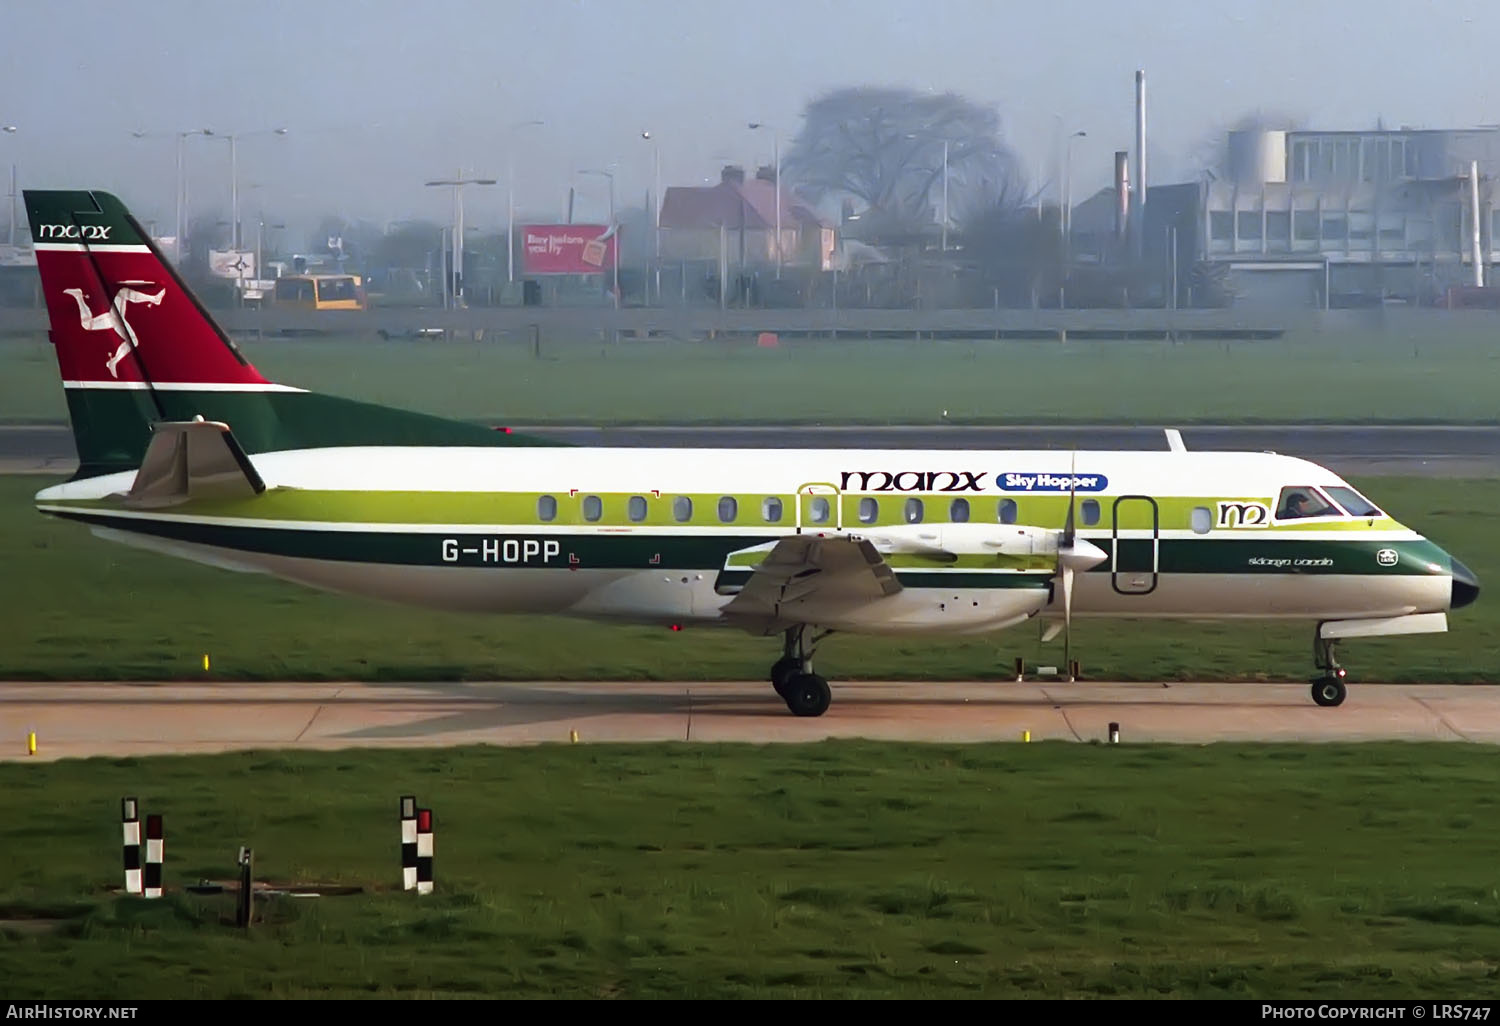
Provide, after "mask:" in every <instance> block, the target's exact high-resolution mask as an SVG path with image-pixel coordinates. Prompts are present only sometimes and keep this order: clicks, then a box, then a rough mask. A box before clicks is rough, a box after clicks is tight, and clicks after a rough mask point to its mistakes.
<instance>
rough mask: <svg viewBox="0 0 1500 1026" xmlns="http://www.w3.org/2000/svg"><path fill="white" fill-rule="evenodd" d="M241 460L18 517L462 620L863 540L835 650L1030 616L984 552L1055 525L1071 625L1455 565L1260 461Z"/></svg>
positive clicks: (1021, 592)
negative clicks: (143, 490)
mask: <svg viewBox="0 0 1500 1026" xmlns="http://www.w3.org/2000/svg"><path fill="white" fill-rule="evenodd" d="M253 462H254V466H255V469H256V470H257V471H258V472H259V473H260V475H261V477H262V478H263V480H264V482H265V484H266V490H265V491H264V492H263V493H262V494H260V495H257V496H254V497H252V498H245V499H236V500H227V501H226V500H209V501H188V502H184V503H181V504H179V505H174V506H172V507H170V508H167V509H161V510H152V509H144V510H143V509H131V508H128V507H127V506H126V505H125V504H124V503H123V502H122V501H121V500H120V498H119V496H121V495H123V494H124V493H126V492H128V491H129V489H130V487H131V485H132V482H133V479H134V474H133V473H128V474H115V475H108V476H104V477H97V478H90V479H85V480H80V481H74V482H71V483H69V484H65V485H60V486H58V487H55V488H50V489H47V490H46V491H44V492H42V493H41V494H39V495H38V496H37V504H38V507H39V508H40V509H42V510H43V511H45V512H49V513H55V514H58V515H60V516H65V517H69V518H73V519H77V520H80V521H83V522H86V523H89V524H91V525H93V526H95V527H98V528H104V529H107V530H109V531H110V532H111V533H113V534H115V535H116V536H119V537H130V538H133V539H135V540H138V541H139V542H141V543H143V544H146V545H149V546H154V547H157V548H160V549H162V550H166V551H171V552H175V553H178V554H181V555H184V556H188V557H191V558H197V559H201V560H204V561H207V562H212V563H216V564H220V565H231V566H236V567H240V568H244V569H250V570H258V571H264V572H269V573H272V574H275V575H277V576H280V577H285V578H287V579H290V580H295V581H299V582H301V583H304V584H308V585H312V586H315V587H319V588H328V589H333V590H337V591H343V592H350V593H356V594H362V595H369V596H374V597H377V598H382V599H389V600H394V601H400V602H408V603H413V604H418V605H425V606H432V607H437V608H443V609H454V610H468V611H481V612H541V613H571V614H577V615H587V616H597V617H613V618H620V619H625V620H638V621H646V622H662V621H670V622H690V621H701V622H715V621H718V620H720V619H721V617H720V612H721V610H722V609H723V607H724V606H725V605H726V603H727V602H728V601H729V600H730V599H731V598H732V597H733V596H734V594H736V593H737V591H738V590H739V588H740V587H741V586H743V585H744V584H745V583H746V581H747V580H748V578H749V576H750V574H751V572H752V571H753V568H754V566H755V565H756V564H757V563H758V561H759V555H760V554H762V553H757V552H756V551H755V550H756V549H757V547H763V546H765V545H766V543H770V542H774V541H776V540H778V539H779V538H782V537H784V536H786V535H790V534H798V533H812V534H818V533H823V534H829V535H834V534H844V535H850V534H852V535H861V536H866V537H870V538H872V539H874V540H876V541H877V542H883V543H885V544H883V545H880V546H879V547H880V548H881V549H882V552H883V554H884V558H885V561H886V563H888V564H889V565H890V567H891V569H892V571H893V572H894V574H895V576H896V578H897V580H898V581H899V583H900V584H901V586H902V592H901V597H900V602H899V603H892V602H891V597H882V598H881V599H876V600H872V601H871V602H870V603H869V604H868V608H867V609H866V610H864V611H863V613H862V614H861V613H860V611H858V610H847V611H845V613H844V614H843V616H842V617H841V622H839V623H838V624H837V625H836V626H837V627H839V628H840V629H843V630H858V629H860V627H861V626H862V625H865V626H867V627H868V628H869V629H870V630H875V631H883V630H888V629H907V630H913V631H935V632H946V631H955V632H966V631H972V630H984V629H986V628H987V627H993V626H1002V625H1003V622H1005V621H1011V620H1012V619H1013V617H1012V615H1011V611H1012V610H1013V609H1015V608H1018V607H1019V606H1018V603H1017V602H1015V601H997V596H1005V595H1007V594H1011V595H1012V596H1013V598H1015V599H1017V600H1020V605H1027V604H1030V603H1031V602H1033V601H1034V599H1035V598H1036V597H1037V596H1041V595H1044V594H1045V592H1046V590H1047V588H1048V585H1049V582H1050V581H1051V580H1052V578H1053V575H1054V570H1055V557H1054V556H1053V555H1050V554H1049V553H1048V552H1047V551H1046V550H1045V548H1044V547H1036V548H1035V549H1034V550H1033V551H1031V552H1024V551H1023V552H1014V551H1009V550H1007V551H998V550H997V548H996V545H995V542H996V541H997V540H1003V539H1005V538H1007V537H1008V536H1010V535H1012V534H1014V533H1015V531H1016V528H1017V527H1032V528H1037V529H1039V530H1040V531H1043V532H1051V531H1056V530H1058V529H1059V528H1061V526H1062V525H1063V523H1064V521H1065V519H1066V516H1067V509H1068V506H1069V503H1070V502H1071V503H1072V506H1073V515H1074V521H1075V524H1076V530H1077V534H1078V537H1080V538H1083V539H1087V540H1088V541H1090V542H1092V543H1093V544H1095V545H1097V546H1098V547H1099V548H1100V549H1101V550H1102V551H1103V552H1104V553H1105V554H1106V555H1107V558H1106V559H1105V560H1104V561H1103V562H1101V563H1099V564H1098V565H1096V566H1094V567H1093V568H1091V569H1090V570H1088V571H1087V572H1085V573H1082V574H1080V575H1079V578H1078V582H1077V585H1076V589H1075V594H1074V599H1073V612H1074V613H1075V614H1077V615H1083V616H1090V615H1099V616H1149V617H1193V618H1219V617H1257V618H1264V617H1271V618H1290V619H1313V620H1335V619H1355V618H1384V617H1396V616H1403V615H1410V614H1415V613H1440V612H1444V611H1446V610H1447V609H1448V608H1449V605H1450V602H1451V599H1452V583H1451V582H1452V575H1453V562H1452V559H1451V557H1449V556H1448V554H1447V553H1446V552H1444V551H1443V550H1442V549H1441V548H1439V547H1438V546H1437V545H1435V544H1433V543H1432V542H1429V541H1427V540H1426V539H1424V538H1423V537H1421V536H1420V535H1419V534H1417V533H1416V532H1414V531H1411V530H1410V529H1408V528H1405V527H1403V526H1402V525H1401V524H1399V523H1398V522H1396V521H1395V520H1394V519H1392V518H1391V517H1390V516H1388V515H1386V514H1384V513H1383V512H1381V513H1379V514H1378V515H1367V516H1362V517H1355V516H1352V515H1350V514H1348V513H1347V512H1345V511H1343V510H1342V509H1341V508H1339V509H1337V511H1336V512H1334V513H1330V514H1328V515H1324V516H1319V517H1314V518H1310V519H1301V520H1278V519H1277V518H1276V517H1275V505H1276V500H1277V496H1278V495H1279V494H1280V493H1281V492H1282V491H1283V490H1284V489H1285V488H1287V487H1295V486H1305V487H1310V488H1325V489H1326V488H1329V487H1334V488H1347V487H1348V485H1347V484H1346V483H1345V482H1343V481H1342V480H1341V479H1340V478H1339V477H1338V476H1337V475H1334V474H1332V473H1331V472H1329V471H1327V470H1325V469H1323V468H1321V467H1319V466H1317V465H1316V464H1313V463H1309V462H1306V461H1304V460H1300V459H1294V458H1291V457H1286V456H1278V455H1272V454H1261V453H1241V454H1235V453H1206V452H1079V453H1076V454H1069V453H1066V452H1061V451H1000V452H977V451H967V450H950V451H929V450H838V451H830V450H803V449H797V450H718V449H714V450H704V449H628V450H623V449H589V448H452V447H434V448H421V447H389V448H386V447H351V448H337V449H310V450H300V451H290V452H271V453H261V454H257V455H255V456H254V457H253ZM1073 467H1076V468H1077V469H1076V470H1074V469H1072V468H1073ZM1071 480H1076V481H1077V482H1078V484H1079V485H1081V486H1082V487H1081V488H1079V487H1074V488H1072V489H1070V488H1069V483H1070V481H1071ZM1070 492H1071V494H1070ZM111 496H116V498H111ZM945 535H946V537H944V536H945ZM924 539H925V541H924ZM747 550H749V551H747ZM976 602H977V603H978V605H973V604H972V603H976ZM895 604H899V605H900V606H901V609H900V611H899V613H900V615H899V617H898V618H897V619H896V620H893V619H892V616H893V614H895V613H896V612H897V610H895V609H893V608H891V607H892V605H895ZM1037 611H1038V612H1041V613H1042V614H1043V615H1047V614H1049V613H1056V612H1058V610H1056V609H1049V608H1047V603H1045V602H1044V603H1043V604H1042V605H1041V606H1040V607H1038V610H1037ZM828 626H835V625H833V624H829V625H828Z"/></svg>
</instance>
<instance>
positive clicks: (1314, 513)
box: [1276, 485, 1339, 520]
mask: <svg viewBox="0 0 1500 1026" xmlns="http://www.w3.org/2000/svg"><path fill="white" fill-rule="evenodd" d="M1338 515H1339V511H1338V509H1337V507H1335V506H1334V505H1333V504H1332V503H1330V502H1329V501H1328V500H1327V499H1325V498H1323V494H1322V493H1321V492H1319V491H1318V490H1317V489H1316V488H1312V487H1310V486H1308V485H1289V486H1288V487H1286V488H1283V489H1282V490H1281V497H1280V498H1279V499H1277V500H1276V519H1277V520H1305V519H1307V518H1308V517H1336V516H1338Z"/></svg>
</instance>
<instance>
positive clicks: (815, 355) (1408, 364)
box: [0, 327, 1500, 424]
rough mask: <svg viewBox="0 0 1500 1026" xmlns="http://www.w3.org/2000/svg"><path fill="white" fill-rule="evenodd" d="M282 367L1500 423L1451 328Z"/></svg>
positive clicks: (469, 402) (631, 344)
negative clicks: (1429, 332) (1261, 337)
mask: <svg viewBox="0 0 1500 1026" xmlns="http://www.w3.org/2000/svg"><path fill="white" fill-rule="evenodd" d="M243 348H244V350H245V352H246V354H247V355H248V356H249V357H250V359H251V360H252V361H254V363H255V364H256V366H257V367H259V368H260V369H261V371H262V372H263V373H265V374H266V375H267V376H268V377H271V378H273V379H276V380H279V381H283V382H286V383H288V384H294V385H299V386H301V387H303V388H309V389H312V390H315V391H321V392H328V393H331V394H334V395H343V396H347V397H349V398H353V399H363V400H367V401H371V402H377V403H384V404H388V405H394V406H401V407H406V408H410V409H416V410H421V411H424V412H429V413H435V414H439V415H443V416H450V417H456V418H462V419H474V420H482V421H486V422H491V423H515V424H521V423H529V424H543V423H553V424H571V423H620V422H632V423H785V422H798V423H812V422H821V423H938V422H940V421H941V420H942V419H943V418H942V412H943V411H944V410H946V411H948V415H949V420H951V421H953V422H963V423H1000V422H1009V423H1059V422H1063V421H1068V422H1083V421H1091V422H1100V423H1136V422H1144V423H1165V424H1174V423H1175V424H1188V423H1195V422H1197V423H1203V422H1287V421H1291V422H1315V421H1321V422H1353V423H1368V422H1372V421H1383V422H1417V421H1453V422H1460V421H1468V422H1474V421H1484V422H1492V421H1494V419H1495V415H1496V414H1495V395H1494V382H1495V381H1496V379H1497V376H1500V349H1497V348H1496V347H1495V345H1494V339H1493V337H1492V336H1491V335H1489V334H1487V333H1483V332H1479V331H1462V330H1457V329H1454V328H1451V327H1449V328H1445V329H1442V330H1441V332H1440V333H1439V334H1437V335H1435V336H1430V337H1429V336H1420V337H1418V336H1413V335H1409V334H1403V333H1399V332H1390V333H1375V332H1371V333H1353V332H1328V333H1321V332H1305V333H1300V334H1293V335H1288V336H1287V337H1285V338H1281V339H1274V340H1266V341H1253V342H1222V341H1207V340H1200V341H1192V342H1186V343H1181V344H1172V343H1168V342H1153V341H1131V342H1124V341H1089V342H1069V343H1067V344H1059V343H1055V342H1019V341H1003V342H996V341H993V340H987V339H976V340H971V341H937V342H933V341H927V342H911V341H890V340H876V341H865V340H838V341H831V340H827V339H789V340H786V341H785V342H783V343H782V345H781V346H780V347H779V348H776V349H760V348H757V347H756V346H755V344H754V342H753V341H746V340H728V339H725V340H717V341H713V342H673V341H662V340H627V341H624V342H621V343H619V344H617V345H605V344H601V343H598V342H585V341H578V340H576V339H575V340H564V341H556V342H549V343H548V344H547V345H546V347H545V349H544V354H543V355H544V358H543V359H540V360H538V359H533V358H532V356H531V350H530V347H529V344H528V343H526V342H524V341H522V340H519V339H509V340H497V341H487V342H482V343H474V342H443V343H419V342H395V341H392V342H378V341H351V340H348V339H326V340H299V341H288V340H265V341H255V340H247V341H245V342H243ZM0 382H4V385H3V389H0V419H3V420H12V421H60V420H64V419H65V418H66V408H65V406H64V403H63V398H62V388H61V387H60V385H59V384H58V377H57V364H56V361H55V359H54V357H53V354H52V351H51V347H50V346H49V345H48V344H47V343H46V342H38V341H24V340H18V341H12V342H7V343H5V344H3V345H0Z"/></svg>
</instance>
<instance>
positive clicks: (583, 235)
mask: <svg viewBox="0 0 1500 1026" xmlns="http://www.w3.org/2000/svg"><path fill="white" fill-rule="evenodd" d="M618 241H619V233H618V232H617V231H615V230H613V229H612V228H611V227H610V226H609V225H603V224H528V225H522V226H521V269H522V271H523V272H524V273H526V274H603V273H604V272H606V271H609V270H611V269H613V268H614V266H615V253H616V249H615V244H616V243H617V242H618Z"/></svg>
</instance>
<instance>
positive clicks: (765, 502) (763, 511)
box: [760, 495, 781, 524]
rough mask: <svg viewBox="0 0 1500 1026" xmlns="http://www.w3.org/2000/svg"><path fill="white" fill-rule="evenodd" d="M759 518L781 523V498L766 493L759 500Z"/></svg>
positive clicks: (767, 521) (772, 522) (768, 521)
mask: <svg viewBox="0 0 1500 1026" xmlns="http://www.w3.org/2000/svg"><path fill="white" fill-rule="evenodd" d="M760 518H761V519H762V520H764V521H765V522H766V523H768V524H779V523H781V500H780V499H778V498H776V497H775V496H771V495H768V496H766V497H765V498H764V499H762V500H761V501H760Z"/></svg>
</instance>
